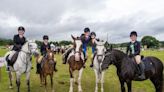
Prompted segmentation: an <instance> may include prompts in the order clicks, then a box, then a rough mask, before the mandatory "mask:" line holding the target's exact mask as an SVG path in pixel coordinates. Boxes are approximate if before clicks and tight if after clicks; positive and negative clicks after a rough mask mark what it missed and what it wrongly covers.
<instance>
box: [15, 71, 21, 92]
mask: <svg viewBox="0 0 164 92" xmlns="http://www.w3.org/2000/svg"><path fill="white" fill-rule="evenodd" d="M20 76H21V74H20V73H19V72H17V73H16V84H17V92H20Z"/></svg>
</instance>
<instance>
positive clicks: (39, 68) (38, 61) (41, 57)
mask: <svg viewBox="0 0 164 92" xmlns="http://www.w3.org/2000/svg"><path fill="white" fill-rule="evenodd" d="M42 59H43V56H40V57H39V59H38V60H37V65H36V68H37V71H36V73H37V74H39V73H40V70H41V61H42Z"/></svg>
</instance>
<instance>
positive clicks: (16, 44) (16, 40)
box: [12, 34, 26, 51]
mask: <svg viewBox="0 0 164 92" xmlns="http://www.w3.org/2000/svg"><path fill="white" fill-rule="evenodd" d="M13 42H14V47H13V49H12V50H15V51H19V50H21V48H22V46H23V45H24V44H25V43H26V38H25V37H22V38H20V37H19V35H18V34H17V35H14V38H13Z"/></svg>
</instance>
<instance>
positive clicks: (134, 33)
mask: <svg viewBox="0 0 164 92" xmlns="http://www.w3.org/2000/svg"><path fill="white" fill-rule="evenodd" d="M133 35H135V36H138V35H137V32H136V31H132V32H131V33H130V37H131V36H133Z"/></svg>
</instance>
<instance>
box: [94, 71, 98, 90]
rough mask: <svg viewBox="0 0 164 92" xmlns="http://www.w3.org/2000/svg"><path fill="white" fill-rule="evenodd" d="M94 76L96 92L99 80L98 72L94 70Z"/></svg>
mask: <svg viewBox="0 0 164 92" xmlns="http://www.w3.org/2000/svg"><path fill="white" fill-rule="evenodd" d="M94 72H95V76H96V87H95V92H98V83H99V78H98V76H99V75H98V72H97V70H96V69H94Z"/></svg>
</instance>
